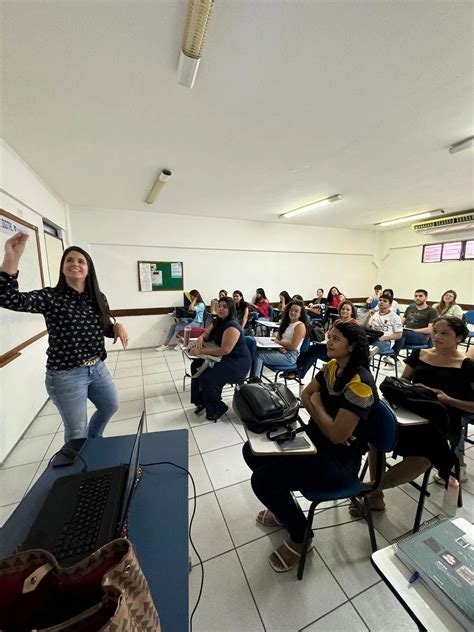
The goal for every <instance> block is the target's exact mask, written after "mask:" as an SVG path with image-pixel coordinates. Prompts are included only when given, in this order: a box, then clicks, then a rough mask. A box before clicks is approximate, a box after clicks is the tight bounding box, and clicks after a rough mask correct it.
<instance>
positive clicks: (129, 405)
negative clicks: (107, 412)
mask: <svg viewBox="0 0 474 632" xmlns="http://www.w3.org/2000/svg"><path fill="white" fill-rule="evenodd" d="M144 410H145V400H144V399H141V400H140V399H136V400H133V401H131V402H121V403H120V406H119V409H118V411H117V412H116V413H115V415H114V416H113V417H112V419H111V420H110V421H109V424H110V423H111V422H115V421H118V420H119V419H129V418H131V417H137V416H140V415H141V414H142V412H143V411H144Z"/></svg>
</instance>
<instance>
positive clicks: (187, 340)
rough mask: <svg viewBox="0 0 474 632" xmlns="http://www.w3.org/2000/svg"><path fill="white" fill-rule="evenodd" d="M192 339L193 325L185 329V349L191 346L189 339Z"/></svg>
mask: <svg viewBox="0 0 474 632" xmlns="http://www.w3.org/2000/svg"><path fill="white" fill-rule="evenodd" d="M190 338H191V325H186V327H185V328H184V336H183V344H184V346H185V347H187V346H188V345H189V339H190Z"/></svg>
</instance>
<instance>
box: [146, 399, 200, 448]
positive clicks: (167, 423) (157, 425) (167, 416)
mask: <svg viewBox="0 0 474 632" xmlns="http://www.w3.org/2000/svg"><path fill="white" fill-rule="evenodd" d="M146 417H147V421H148V432H161V431H162V430H181V429H183V428H184V429H186V430H189V424H188V420H187V419H186V415H185V414H184V410H183V409H182V408H177V409H176V410H168V411H165V412H164V413H154V414H150V413H147V416H146ZM193 440H194V439H193ZM196 453H197V452H195V453H194V454H196Z"/></svg>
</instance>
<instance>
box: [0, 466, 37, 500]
mask: <svg viewBox="0 0 474 632" xmlns="http://www.w3.org/2000/svg"><path fill="white" fill-rule="evenodd" d="M38 465H39V463H29V464H28V465H20V466H18V467H9V468H8V469H6V470H1V469H0V506H3V505H11V504H12V503H18V502H20V500H21V499H22V498H23V495H24V493H25V491H26V490H27V489H28V485H29V484H30V481H31V479H32V478H33V476H34V474H35V472H36V470H37V469H38Z"/></svg>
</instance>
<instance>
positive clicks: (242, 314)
mask: <svg viewBox="0 0 474 632" xmlns="http://www.w3.org/2000/svg"><path fill="white" fill-rule="evenodd" d="M232 298H233V299H234V303H235V313H236V320H237V322H238V323H239V324H240V326H241V327H242V329H243V330H245V328H246V327H247V322H248V319H249V304H248V303H247V301H245V300H244V295H243V294H242V292H241V291H240V290H234V292H233V294H232Z"/></svg>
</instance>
